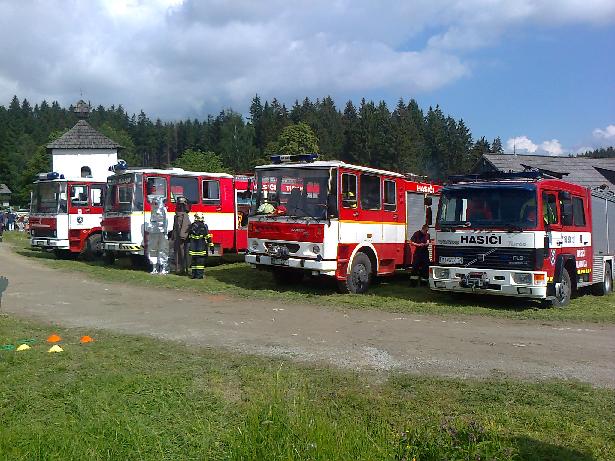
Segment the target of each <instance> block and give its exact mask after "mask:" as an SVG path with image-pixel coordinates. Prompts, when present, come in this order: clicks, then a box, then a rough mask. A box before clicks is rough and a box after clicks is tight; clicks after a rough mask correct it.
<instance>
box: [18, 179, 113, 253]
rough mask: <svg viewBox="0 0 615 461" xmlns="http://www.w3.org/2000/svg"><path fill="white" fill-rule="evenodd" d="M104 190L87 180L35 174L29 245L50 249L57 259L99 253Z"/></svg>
mask: <svg viewBox="0 0 615 461" xmlns="http://www.w3.org/2000/svg"><path fill="white" fill-rule="evenodd" d="M105 187H106V185H105V183H104V182H100V181H98V182H97V181H93V180H91V179H87V178H78V179H67V178H64V176H63V175H60V174H59V173H56V172H52V173H41V174H39V176H38V181H36V182H34V185H33V187H32V197H31V204H30V236H31V240H30V242H31V245H32V246H33V247H39V248H42V249H45V250H53V252H54V253H55V254H56V256H57V257H68V256H70V255H81V256H82V257H84V258H86V259H89V258H92V257H94V256H96V255H98V254H100V252H101V246H100V244H101V225H100V222H101V218H102V212H103V202H104V192H105Z"/></svg>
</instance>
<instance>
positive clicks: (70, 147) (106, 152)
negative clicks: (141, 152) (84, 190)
mask: <svg viewBox="0 0 615 461" xmlns="http://www.w3.org/2000/svg"><path fill="white" fill-rule="evenodd" d="M73 111H74V112H75V115H76V116H77V118H78V119H79V121H78V122H77V124H76V125H75V126H74V127H72V128H71V129H70V130H68V131H67V132H66V133H64V134H63V135H62V136H61V137H59V138H58V139H56V140H55V141H53V142H50V143H49V144H47V149H48V150H50V151H51V154H52V157H53V171H56V172H58V173H60V174H63V175H64V176H66V177H67V178H93V179H96V180H101V181H104V180H105V179H106V178H107V176H108V175H109V171H108V170H109V167H110V166H112V165H115V164H116V163H117V152H118V149H121V148H122V146H120V145H119V144H118V143H117V142H115V141H113V140H112V139H109V138H108V137H107V136H105V135H104V134H102V133H100V132H98V131H97V130H95V129H94V128H92V127H91V126H90V124H89V123H88V122H87V121H86V118H88V116H89V113H90V106H89V104H87V103H86V102H85V101H83V100H81V101H79V102H78V103H77V104H76V105H75V107H74V109H73Z"/></svg>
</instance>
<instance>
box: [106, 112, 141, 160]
mask: <svg viewBox="0 0 615 461" xmlns="http://www.w3.org/2000/svg"><path fill="white" fill-rule="evenodd" d="M98 131H100V132H101V133H102V134H104V135H105V136H106V137H108V138H109V139H111V140H113V141H115V142H116V143H118V144H119V145H120V146H122V148H121V149H120V151H119V153H118V157H120V158H123V159H124V160H126V162H127V163H128V165H129V166H132V167H134V166H141V165H142V164H143V162H142V159H141V158H140V157H139V156H138V155H137V152H136V149H135V143H134V142H133V141H132V138H131V137H130V135H129V134H128V132H127V131H125V130H123V129H121V128H114V127H113V126H111V124H110V123H109V122H105V123H103V124H102V125H101V126H100V127H98Z"/></svg>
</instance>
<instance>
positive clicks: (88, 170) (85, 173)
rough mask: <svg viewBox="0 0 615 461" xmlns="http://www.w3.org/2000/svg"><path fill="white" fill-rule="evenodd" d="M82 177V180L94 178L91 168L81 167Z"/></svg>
mask: <svg viewBox="0 0 615 461" xmlns="http://www.w3.org/2000/svg"><path fill="white" fill-rule="evenodd" d="M81 177H82V178H91V177H92V169H91V168H90V167H89V166H82V167H81Z"/></svg>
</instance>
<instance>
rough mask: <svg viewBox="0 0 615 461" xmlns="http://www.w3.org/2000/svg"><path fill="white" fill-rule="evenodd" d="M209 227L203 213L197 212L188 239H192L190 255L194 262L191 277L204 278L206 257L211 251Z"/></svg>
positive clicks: (191, 267)
mask: <svg viewBox="0 0 615 461" xmlns="http://www.w3.org/2000/svg"><path fill="white" fill-rule="evenodd" d="M208 236H209V228H208V227H207V224H205V221H204V220H203V215H202V214H201V213H197V214H195V215H194V222H193V223H192V225H191V226H190V235H189V236H188V239H189V241H190V251H189V254H190V257H191V258H192V263H191V264H190V270H191V271H192V276H191V278H193V279H202V278H203V276H204V272H205V258H207V253H208V251H209V240H208Z"/></svg>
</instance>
